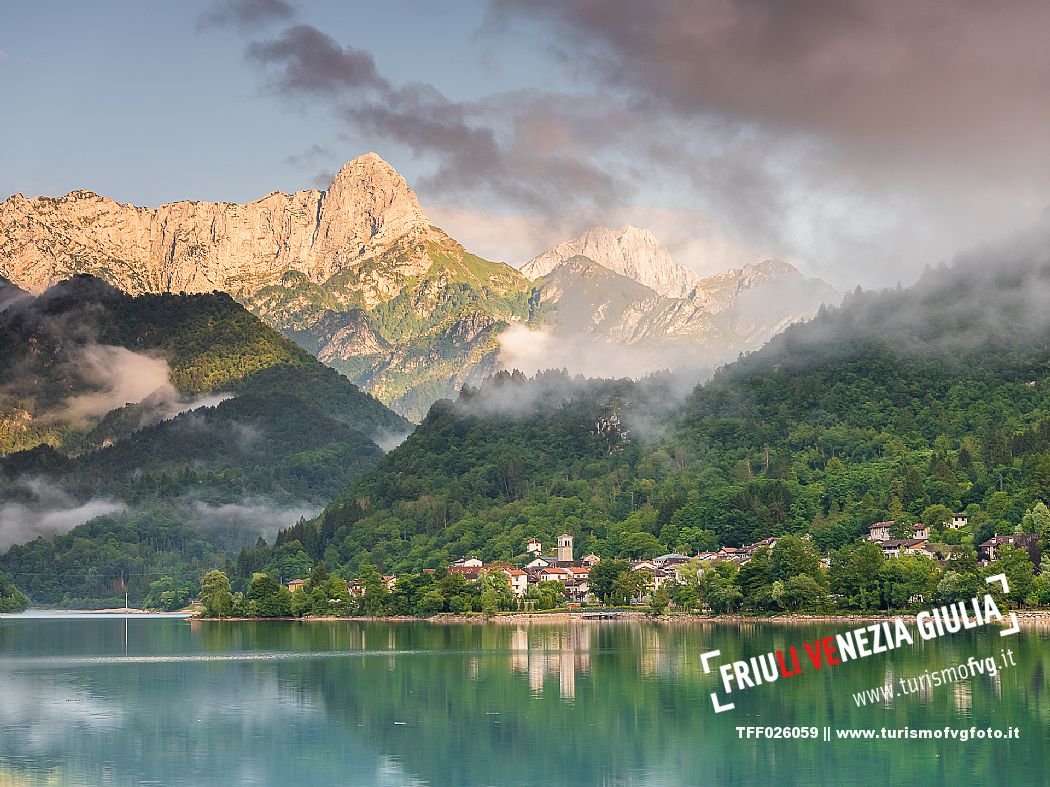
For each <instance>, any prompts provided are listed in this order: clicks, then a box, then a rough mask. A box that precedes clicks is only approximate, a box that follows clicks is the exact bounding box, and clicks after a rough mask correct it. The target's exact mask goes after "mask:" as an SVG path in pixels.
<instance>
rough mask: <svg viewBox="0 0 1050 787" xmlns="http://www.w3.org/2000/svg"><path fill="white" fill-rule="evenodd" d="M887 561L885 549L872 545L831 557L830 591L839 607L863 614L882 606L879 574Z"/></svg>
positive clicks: (850, 548)
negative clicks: (865, 611) (883, 551)
mask: <svg viewBox="0 0 1050 787" xmlns="http://www.w3.org/2000/svg"><path fill="white" fill-rule="evenodd" d="M884 560H885V558H883V556H882V549H880V548H879V546H878V544H874V543H872V542H871V541H864V542H862V543H859V544H850V545H848V546H845V547H842V548H841V549H839V550H836V551H834V552H832V553H831V569H830V572H829V573H830V589H831V593H832V595H833V596H834V597H835V599H836V601H837V603H838V604H839V606H841V607H844V608H846V609H861V610H864V609H873V608H875V607H877V606H878V605H879V570H880V569H881V568H882V564H883V562H884Z"/></svg>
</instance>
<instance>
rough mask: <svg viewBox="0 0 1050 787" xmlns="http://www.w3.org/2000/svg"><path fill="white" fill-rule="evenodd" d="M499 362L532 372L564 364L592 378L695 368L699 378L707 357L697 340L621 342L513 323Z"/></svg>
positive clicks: (501, 340) (502, 342) (505, 335)
mask: <svg viewBox="0 0 1050 787" xmlns="http://www.w3.org/2000/svg"><path fill="white" fill-rule="evenodd" d="M499 343H500V349H499V356H498V359H497V360H498V363H499V366H500V368H502V369H506V370H514V369H517V370H519V371H521V372H524V373H525V374H526V375H533V374H535V373H537V372H541V371H543V370H546V369H565V370H566V371H568V372H569V373H570V374H573V375H582V376H584V377H594V378H619V377H630V378H633V379H639V378H641V377H645V376H646V375H649V374H652V373H653V372H658V371H664V370H672V369H688V368H690V367H693V368H696V369H697V372H696V378H697V381H699V380H700V379H701V378H703V377H706V376H707V372H706V371H703V369H705V368H706V367H707V366H708V365H709V364H710V359H705V358H703V357H702V356H701V352H702V349H703V348H702V346H701V345H699V344H697V343H687V342H681V343H667V344H660V345H655V346H654V345H650V344H646V345H623V344H618V343H614V342H610V341H608V340H606V339H604V338H602V337H600V336H596V335H594V334H589V333H577V332H564V331H559V330H556V329H551V328H529V327H526V326H524V325H520V324H516V325H511V326H510V327H508V328H507V329H506V330H505V331H504V332H503V333H502V334H500V337H499Z"/></svg>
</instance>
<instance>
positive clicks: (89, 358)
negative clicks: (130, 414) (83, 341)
mask: <svg viewBox="0 0 1050 787" xmlns="http://www.w3.org/2000/svg"><path fill="white" fill-rule="evenodd" d="M65 364H66V366H67V367H68V370H69V371H70V372H71V373H72V374H73V375H75V376H76V377H78V378H80V379H81V380H83V382H84V383H85V384H86V385H88V386H89V387H91V388H92V389H94V390H92V391H91V392H90V393H83V394H77V395H76V396H72V397H70V398H68V399H67V400H66V401H65V402H64V403H63V405H62V406H61V407H60V408H59V409H58V411H57V412H55V413H54V414H52V415H51V416H50V417H51V418H52V419H55V420H69V421H71V422H73V423H74V424H76V425H78V426H83V425H84V424H86V423H88V422H90V421H91V420H92V419H94V418H98V417H100V416H102V415H105V414H106V413H108V412H109V411H110V410H114V409H116V408H118V407H123V406H124V405H126V404H135V403H137V402H141V401H142V400H143V399H145V398H146V397H148V396H150V395H156V396H157V397H158V398H159V399H162V400H168V401H177V400H178V398H179V397H178V393H177V391H176V390H175V387H174V386H173V385H172V384H171V382H170V374H171V370H170V368H169V366H168V362H167V361H166V360H164V359H163V358H158V357H156V356H150V355H144V354H142V353H136V352H133V351H131V350H129V349H127V348H125V347H116V346H111V345H105V344H88V345H86V346H84V347H83V348H82V349H80V350H79V351H78V352H76V353H75V354H74V355H73V357H72V358H71V359H70V360H67V361H66V362H65Z"/></svg>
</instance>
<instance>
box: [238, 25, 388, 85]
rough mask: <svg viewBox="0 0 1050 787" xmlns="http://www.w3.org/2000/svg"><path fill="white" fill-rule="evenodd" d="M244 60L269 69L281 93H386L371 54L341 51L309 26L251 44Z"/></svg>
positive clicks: (334, 43) (334, 42)
mask: <svg viewBox="0 0 1050 787" xmlns="http://www.w3.org/2000/svg"><path fill="white" fill-rule="evenodd" d="M248 57H249V58H250V59H252V60H255V61H257V62H259V63H262V64H264V65H267V66H271V67H272V68H273V69H274V71H275V76H274V86H275V87H277V88H278V89H279V90H282V91H285V92H291V93H299V92H301V91H305V92H309V93H319V94H322V95H324V94H329V95H332V94H338V93H340V92H342V91H345V90H351V91H356V90H376V91H381V92H385V91H388V90H389V89H390V85H389V83H388V82H387V81H386V80H385V79H383V78H382V77H381V76H379V72H378V71H377V70H376V64H375V60H374V59H373V58H372V55H371V54H369V53H368V52H364V51H362V50H360V49H354V48H353V47H343V46H341V45H340V44H339V43H337V42H336V41H335V39H333V38H332V37H330V36H327V35H325V34H324V33H322V32H321V31H320V30H318V29H317V28H315V27H310V26H309V25H297V26H295V27H292V28H289V29H288V30H285V31H284V32H283V33H282V34H281V35H280V36H278V37H277V38H274V39H272V40H270V41H254V42H252V43H251V44H249V45H248Z"/></svg>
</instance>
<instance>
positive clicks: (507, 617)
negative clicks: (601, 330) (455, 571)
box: [167, 609, 1050, 626]
mask: <svg viewBox="0 0 1050 787" xmlns="http://www.w3.org/2000/svg"><path fill="white" fill-rule="evenodd" d="M1013 612H1014V614H1016V615H1017V619H1018V622H1019V623H1021V625H1026V624H1027V625H1036V624H1044V623H1045V624H1050V609H1045V610H1013ZM167 614H179V613H167ZM183 614H184V613H183ZM915 614H916V613H913V612H897V613H883V614H877V613H865V614H856V615H828V614H819V615H769V616H757V615H755V616H753V615H702V614H693V613H682V614H676V615H657V616H653V615H650V614H649V613H647V612H643V611H641V610H624V611H616V612H604V611H601V610H595V611H593V612H590V611H588V612H538V613H537V612H515V613H504V614H497V615H485V614H482V613H477V614H473V615H452V614H448V615H444V614H442V615H434V616H432V617H429V618H425V617H418V616H415V615H390V616H379V617H371V616H367V615H346V616H340V615H321V616H316V617H301V618H296V617H278V618H233V617H230V618H209V617H196V616H191V617H188V618H187V620H189V621H190V622H202V623H245V622H258V621H280V622H286V623H313V622H317V623H334V622H347V623H437V624H482V623H496V624H510V623H516V622H525V623H543V622H548V623H577V622H580V623H617V622H630V623H637V622H645V621H647V622H650V623H661V624H675V623H702V624H703V623H706V624H711V623H715V624H717V623H732V624H742V623H760V624H773V625H787V626H795V625H805V624H809V623H840V622H841V623H879V622H882V621H886V620H893V619H894V618H898V617H899V618H904V619H909V618H914V616H915ZM598 615H602V616H604V617H600V618H599V617H597V616H598Z"/></svg>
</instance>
